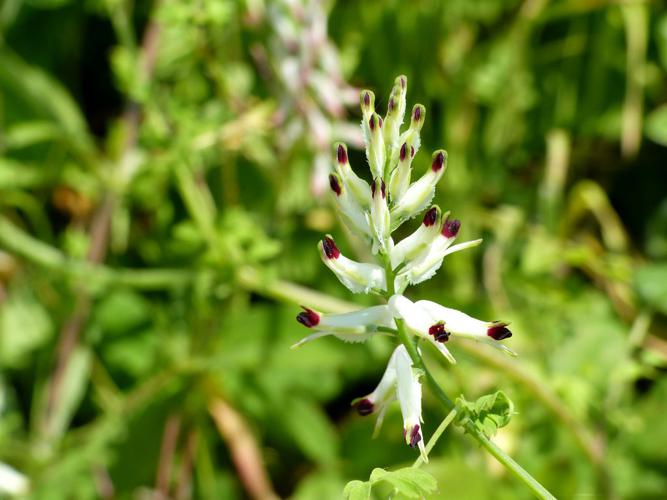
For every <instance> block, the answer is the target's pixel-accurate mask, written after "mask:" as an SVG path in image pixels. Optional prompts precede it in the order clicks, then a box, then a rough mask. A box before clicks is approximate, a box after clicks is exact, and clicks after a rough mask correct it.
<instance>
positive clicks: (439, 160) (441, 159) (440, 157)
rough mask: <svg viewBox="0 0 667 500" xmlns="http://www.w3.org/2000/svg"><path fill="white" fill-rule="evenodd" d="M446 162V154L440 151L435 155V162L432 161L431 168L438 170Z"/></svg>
mask: <svg viewBox="0 0 667 500" xmlns="http://www.w3.org/2000/svg"><path fill="white" fill-rule="evenodd" d="M444 164H445V154H444V153H443V152H442V151H440V152H439V153H438V154H436V155H435V156H434V157H433V163H431V170H433V171H434V172H438V171H439V170H440V169H441V168H442V166H443V165H444Z"/></svg>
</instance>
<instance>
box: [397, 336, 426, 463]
mask: <svg viewBox="0 0 667 500" xmlns="http://www.w3.org/2000/svg"><path fill="white" fill-rule="evenodd" d="M395 352H396V359H395V363H396V396H397V397H398V403H399V404H400V405H401V414H402V415H403V434H404V435H405V442H406V443H407V444H409V445H410V447H412V448H415V447H419V453H421V456H422V458H423V459H424V462H428V456H427V455H426V449H425V447H424V439H423V437H422V432H421V423H422V422H423V420H422V386H421V384H420V383H419V376H420V370H417V369H415V367H414V366H413V365H412V359H410V355H409V354H408V351H407V350H406V349H405V346H404V345H400V346H398V347H397V348H396V351H395Z"/></svg>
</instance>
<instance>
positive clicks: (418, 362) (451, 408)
mask: <svg viewBox="0 0 667 500" xmlns="http://www.w3.org/2000/svg"><path fill="white" fill-rule="evenodd" d="M387 261H388V259H387ZM387 261H385V266H384V267H385V273H386V277H387V298H388V297H390V296H391V295H392V294H393V293H394V273H393V271H392V269H391V264H390V263H389V262H387ZM396 328H397V329H398V332H397V333H398V340H399V341H400V342H401V344H403V345H404V346H405V349H406V350H407V351H408V354H409V355H410V358H411V359H412V363H413V364H414V366H416V367H417V368H420V369H421V370H423V372H424V377H425V378H426V382H427V383H428V385H429V387H430V388H431V391H433V394H434V395H435V397H436V398H437V399H438V401H440V403H441V404H442V405H443V406H444V407H445V408H446V410H447V411H448V412H450V414H452V413H454V412H455V410H456V405H455V404H454V402H453V401H452V400H451V399H449V396H447V394H446V393H445V391H444V390H443V389H442V387H440V384H438V382H437V381H436V380H435V378H434V377H433V375H432V374H431V372H430V371H429V370H428V368H426V364H425V363H424V360H423V359H422V357H421V354H420V353H419V350H418V349H417V346H416V344H415V342H414V338H413V337H411V336H410V334H409V333H408V332H407V330H406V329H405V323H404V322H403V320H401V319H398V318H397V319H396ZM463 427H464V429H465V431H466V434H470V435H471V436H472V437H473V438H474V439H475V440H477V442H478V443H479V444H480V445H482V446H483V447H484V448H485V449H486V451H488V452H489V453H490V454H491V455H493V456H494V457H495V459H496V460H498V462H500V463H501V464H502V465H503V466H504V467H505V468H506V469H507V470H509V471H510V472H511V473H512V474H514V476H515V477H516V478H517V479H519V480H520V481H521V482H523V483H524V484H525V485H526V486H528V488H530V489H531V491H532V492H533V493H534V494H535V496H536V497H537V498H543V499H554V500H555V498H556V497H554V496H553V495H552V494H551V493H549V491H548V490H547V489H546V488H545V487H544V486H542V485H541V484H540V482H539V481H538V480H537V479H535V478H534V477H533V476H531V475H530V474H529V473H528V471H526V469H524V468H523V467H521V466H520V465H519V464H518V463H517V462H515V461H514V459H512V457H510V456H509V455H508V454H507V453H505V452H504V451H503V450H501V449H500V448H499V447H498V446H496V444H495V443H494V442H493V441H491V440H490V439H489V438H488V437H486V436H485V435H484V433H483V432H481V431H480V430H479V429H478V428H477V427H476V426H475V424H474V423H472V422H470V421H469V422H468V423H466V424H465V425H464V426H463Z"/></svg>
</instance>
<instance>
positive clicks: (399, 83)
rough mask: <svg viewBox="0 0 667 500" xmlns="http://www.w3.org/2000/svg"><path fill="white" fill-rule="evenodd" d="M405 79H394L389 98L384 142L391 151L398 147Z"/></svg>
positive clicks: (402, 116) (403, 112) (403, 108)
mask: <svg viewBox="0 0 667 500" xmlns="http://www.w3.org/2000/svg"><path fill="white" fill-rule="evenodd" d="M406 82H407V78H406V77H405V76H403V75H401V76H399V77H397V78H396V80H395V82H394V88H393V89H392V90H391V94H390V96H389V104H388V106H387V116H386V118H385V126H384V142H385V143H386V144H388V145H389V146H390V147H391V149H394V148H397V147H399V138H400V132H401V131H400V128H401V125H402V124H403V118H404V116H405V94H406V92H407V83H406Z"/></svg>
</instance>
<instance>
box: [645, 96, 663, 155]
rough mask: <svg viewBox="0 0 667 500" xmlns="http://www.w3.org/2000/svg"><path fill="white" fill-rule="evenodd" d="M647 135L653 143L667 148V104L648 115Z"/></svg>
mask: <svg viewBox="0 0 667 500" xmlns="http://www.w3.org/2000/svg"><path fill="white" fill-rule="evenodd" d="M646 135H647V136H648V138H649V139H651V140H652V141H653V142H657V143H658V144H660V145H662V146H667V104H663V105H662V106H659V107H658V108H656V109H654V110H653V111H651V112H650V113H649V114H648V116H647V117H646Z"/></svg>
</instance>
